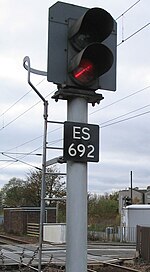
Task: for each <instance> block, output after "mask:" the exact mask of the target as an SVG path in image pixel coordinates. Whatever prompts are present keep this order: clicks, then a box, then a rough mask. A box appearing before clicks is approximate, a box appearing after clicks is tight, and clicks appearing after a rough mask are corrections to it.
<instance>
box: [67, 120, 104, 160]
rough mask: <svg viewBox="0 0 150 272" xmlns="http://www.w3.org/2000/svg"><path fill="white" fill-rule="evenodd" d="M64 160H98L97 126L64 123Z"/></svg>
mask: <svg viewBox="0 0 150 272" xmlns="http://www.w3.org/2000/svg"><path fill="white" fill-rule="evenodd" d="M63 157H64V160H66V161H67V160H70V161H75V162H88V161H89V162H90V161H91V162H98V161H99V126H98V125H93V124H85V123H76V122H68V121H66V122H65V123H64V154H63Z"/></svg>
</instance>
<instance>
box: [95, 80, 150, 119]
mask: <svg viewBox="0 0 150 272" xmlns="http://www.w3.org/2000/svg"><path fill="white" fill-rule="evenodd" d="M149 88H150V85H149V86H147V87H144V88H142V89H140V90H138V91H136V92H134V93H131V94H129V95H127V96H124V97H122V98H120V99H118V100H116V101H114V102H112V103H110V104H108V105H106V106H104V107H102V108H99V109H97V110H95V111H93V112H91V113H90V115H92V114H94V113H96V112H98V111H101V110H103V109H106V108H108V107H110V106H112V105H114V104H117V103H119V102H121V101H123V100H125V99H127V98H129V97H131V96H133V95H136V94H138V93H140V92H142V91H145V90H146V89H149Z"/></svg>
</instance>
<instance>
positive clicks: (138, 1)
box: [116, 0, 141, 21]
mask: <svg viewBox="0 0 150 272" xmlns="http://www.w3.org/2000/svg"><path fill="white" fill-rule="evenodd" d="M140 1H141V0H138V1H137V2H136V3H134V4H133V5H132V6H130V7H129V8H128V9H126V10H125V11H124V12H123V13H122V14H121V15H119V16H118V17H117V18H116V21H117V20H118V19H119V18H121V17H122V16H123V15H124V14H126V13H127V12H128V11H129V10H130V9H132V8H133V7H134V6H136V5H137V4H138V3H139V2H140Z"/></svg>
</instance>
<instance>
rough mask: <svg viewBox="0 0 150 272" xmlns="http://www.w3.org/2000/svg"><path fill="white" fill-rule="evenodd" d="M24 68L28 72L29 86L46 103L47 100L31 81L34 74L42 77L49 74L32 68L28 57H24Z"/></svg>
mask: <svg viewBox="0 0 150 272" xmlns="http://www.w3.org/2000/svg"><path fill="white" fill-rule="evenodd" d="M26 63H27V64H26ZM23 67H24V68H25V69H26V70H27V71H28V84H29V85H30V86H31V87H32V89H33V90H34V91H35V92H36V93H37V95H38V96H39V97H40V98H41V99H42V100H43V102H44V103H45V102H47V101H46V100H45V98H44V97H43V96H42V95H41V94H40V92H39V91H38V90H37V89H36V87H35V86H34V85H33V84H32V82H31V80H30V73H34V74H37V75H42V76H46V75H47V73H46V72H43V71H39V70H36V69H33V68H31V66H30V58H29V57H28V56H26V57H24V59H23Z"/></svg>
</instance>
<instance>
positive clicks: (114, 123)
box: [100, 111, 150, 128]
mask: <svg viewBox="0 0 150 272" xmlns="http://www.w3.org/2000/svg"><path fill="white" fill-rule="evenodd" d="M148 113H150V111H146V112H143V113H139V114H136V115H134V116H131V117H128V118H125V119H122V120H119V121H116V122H113V123H111V124H108V125H104V126H100V128H105V127H108V126H112V125H116V124H118V123H122V122H125V121H128V120H130V119H134V118H137V117H140V116H142V115H145V114H148Z"/></svg>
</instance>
